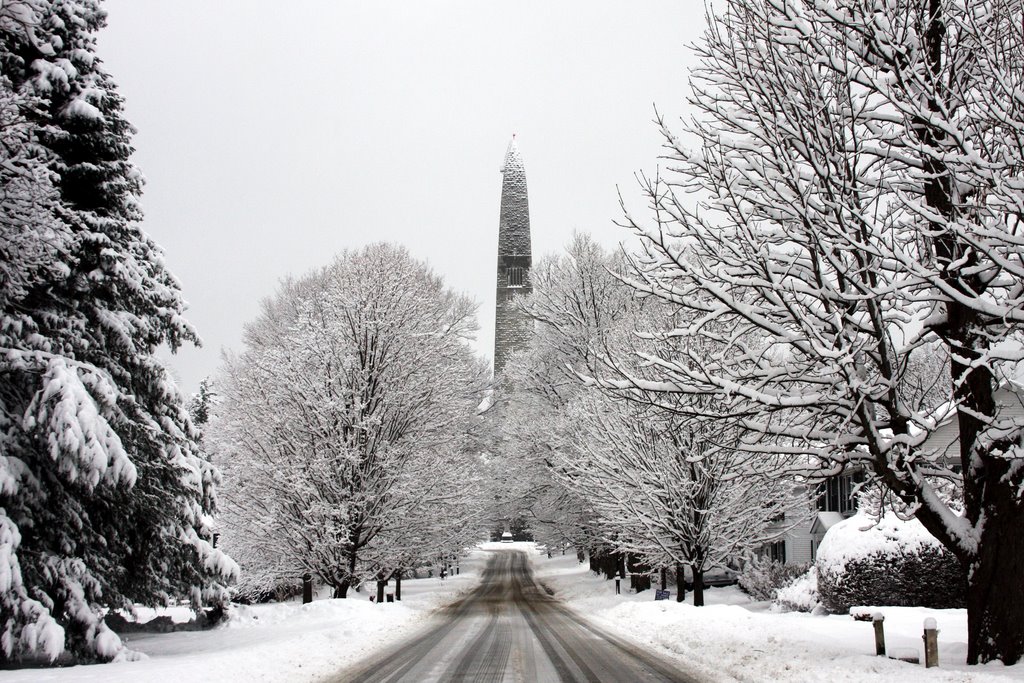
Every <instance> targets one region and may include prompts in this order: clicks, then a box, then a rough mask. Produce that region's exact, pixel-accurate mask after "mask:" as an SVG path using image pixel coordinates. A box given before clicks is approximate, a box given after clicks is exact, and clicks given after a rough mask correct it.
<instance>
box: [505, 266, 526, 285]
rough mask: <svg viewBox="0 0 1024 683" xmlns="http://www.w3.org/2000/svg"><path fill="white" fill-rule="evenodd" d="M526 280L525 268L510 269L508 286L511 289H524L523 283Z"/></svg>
mask: <svg viewBox="0 0 1024 683" xmlns="http://www.w3.org/2000/svg"><path fill="white" fill-rule="evenodd" d="M525 279H526V269H525V268H509V269H508V286H509V287H522V286H523V281H524V280H525Z"/></svg>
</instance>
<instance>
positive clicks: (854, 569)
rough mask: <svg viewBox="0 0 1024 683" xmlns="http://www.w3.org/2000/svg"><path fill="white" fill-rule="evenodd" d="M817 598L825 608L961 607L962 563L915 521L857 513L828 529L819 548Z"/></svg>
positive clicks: (831, 610) (844, 609) (846, 610)
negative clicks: (873, 606)
mask: <svg viewBox="0 0 1024 683" xmlns="http://www.w3.org/2000/svg"><path fill="white" fill-rule="evenodd" d="M817 567H818V595H819V599H820V601H821V604H822V606H823V607H825V609H827V610H828V611H830V612H835V613H845V612H848V611H849V609H850V607H851V606H853V605H897V606H915V607H933V608H948V607H962V606H963V604H964V590H965V587H964V579H963V573H962V570H961V568H960V564H959V562H958V561H957V559H956V558H955V557H954V556H953V555H952V554H950V553H949V552H948V551H947V550H946V549H945V548H943V547H942V545H941V544H940V543H939V541H937V540H936V539H935V537H934V536H932V535H931V534H929V533H928V531H926V530H925V528H924V527H923V526H922V525H921V523H920V522H918V521H917V520H916V519H913V520H909V521H904V520H901V519H899V518H898V517H896V516H895V515H894V514H891V513H890V514H887V515H885V516H883V517H882V519H881V520H879V521H878V522H877V523H876V522H875V521H874V520H872V519H871V518H870V517H867V516H865V515H856V516H854V517H851V518H850V519H848V520H845V521H843V522H840V523H839V524H836V525H835V526H834V527H832V528H831V529H830V530H829V532H828V533H827V534H825V538H824V540H823V541H822V542H821V546H820V547H819V548H818V560H817Z"/></svg>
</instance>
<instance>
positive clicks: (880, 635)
mask: <svg viewBox="0 0 1024 683" xmlns="http://www.w3.org/2000/svg"><path fill="white" fill-rule="evenodd" d="M871 622H872V623H873V625H874V627H875V654H876V655H878V656H879V657H884V656H885V627H884V626H883V623H884V622H885V617H884V616H883V615H882V613H881V612H875V614H874V616H873V617H872V618H871Z"/></svg>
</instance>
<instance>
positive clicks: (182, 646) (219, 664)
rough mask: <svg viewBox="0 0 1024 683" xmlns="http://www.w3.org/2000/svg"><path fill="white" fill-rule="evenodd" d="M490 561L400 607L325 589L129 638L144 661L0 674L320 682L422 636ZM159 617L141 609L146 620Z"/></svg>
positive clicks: (34, 681) (30, 682) (423, 582)
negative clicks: (207, 625)
mask: <svg viewBox="0 0 1024 683" xmlns="http://www.w3.org/2000/svg"><path fill="white" fill-rule="evenodd" d="M506 547H507V546H506ZM486 559H487V553H486V552H484V551H482V550H475V551H472V552H471V553H470V554H469V556H468V557H464V558H462V560H461V562H460V573H459V575H458V576H452V577H449V578H447V579H445V580H444V581H442V580H441V579H439V578H436V576H435V578H432V579H427V578H424V579H406V580H404V581H403V582H402V602H400V603H385V604H383V605H377V604H374V603H372V602H370V600H369V595H368V593H367V592H366V591H364V592H362V593H350V594H349V595H350V596H351V597H350V598H349V599H347V600H331V599H328V598H327V596H328V595H329V592H327V591H325V592H323V593H322V594H321V595H319V596H318V599H316V600H314V601H313V602H312V603H310V604H309V605H302V604H301V603H300V602H299V601H292V602H285V603H278V604H271V605H254V606H251V607H247V606H236V607H235V608H234V611H233V613H232V616H231V619H230V620H229V621H228V622H227V623H226V624H224V625H223V626H219V627H217V628H214V629H211V630H208V631H179V632H174V633H135V634H128V635H127V636H125V637H124V638H125V640H126V641H127V643H128V647H130V648H132V649H133V650H136V651H138V652H142V653H144V654H145V655H146V656H147V659H143V660H142V661H137V662H121V663H116V664H98V665H91V666H74V667H68V668H63V669H21V670H17V671H0V681H2V682H3V683H8V682H10V683H44V682H47V681H54V682H59V683H80V682H83V681H97V682H100V681H102V682H103V683H108V682H109V683H117V682H124V683H141V682H148V681H154V682H156V681H161V682H163V681H181V682H182V683H184V682H186V681H187V682H188V683H192V682H194V681H218V682H234V681H239V682H241V681H246V682H248V681H275V682H277V681H295V682H299V681H317V680H320V679H321V678H324V677H325V676H329V675H331V674H333V673H335V672H337V671H338V670H340V669H341V668H343V667H345V666H348V665H349V664H352V663H354V662H356V661H358V660H359V659H362V658H363V657H365V656H367V655H369V654H371V653H372V652H374V651H375V650H378V649H382V648H386V647H387V646H389V645H391V644H392V643H395V642H397V641H399V640H401V639H402V638H404V637H406V636H408V635H410V634H411V633H413V632H415V631H416V629H418V628H419V627H420V626H422V625H423V624H424V623H425V621H426V620H427V619H428V617H429V615H430V613H431V612H433V611H434V610H435V609H436V608H438V607H440V606H442V605H445V604H447V603H449V602H451V601H453V600H455V599H456V597H457V596H459V595H461V594H463V593H466V592H468V591H469V590H471V589H472V588H473V587H474V586H475V585H476V583H477V581H478V580H479V577H480V574H479V572H480V569H481V568H482V567H483V565H484V564H485V563H486ZM393 590H394V584H393V583H391V584H389V585H388V592H392V591H393ZM159 614H168V615H170V616H171V617H172V618H174V619H175V620H176V621H187V620H188V619H190V618H191V616H192V613H191V612H190V611H189V610H188V609H187V608H172V609H170V610H160V611H159ZM152 616H155V614H154V613H153V611H152V610H148V611H142V610H140V621H146V620H147V619H148V618H149V617H152Z"/></svg>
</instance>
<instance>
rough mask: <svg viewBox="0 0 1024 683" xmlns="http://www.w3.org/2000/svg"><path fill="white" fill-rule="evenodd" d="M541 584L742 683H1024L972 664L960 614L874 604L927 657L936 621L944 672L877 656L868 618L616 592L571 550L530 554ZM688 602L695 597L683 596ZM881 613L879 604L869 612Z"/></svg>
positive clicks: (623, 630) (662, 649)
mask: <svg viewBox="0 0 1024 683" xmlns="http://www.w3.org/2000/svg"><path fill="white" fill-rule="evenodd" d="M534 558H535V559H534V565H535V567H536V570H537V574H538V577H539V578H540V580H541V581H542V582H543V583H544V584H545V585H546V586H548V587H549V588H552V589H553V590H554V591H555V595H556V596H558V597H561V598H562V599H564V600H566V601H567V602H568V604H569V605H570V606H571V607H572V608H573V609H575V610H576V611H577V612H579V613H581V614H585V615H587V616H588V617H590V618H591V619H592V620H593V621H594V622H595V623H596V624H597V625H599V626H601V627H603V628H605V629H607V630H609V631H612V632H614V633H619V634H624V635H626V636H628V637H630V638H631V639H632V640H634V641H636V642H637V643H639V644H641V645H644V646H647V647H649V648H650V649H651V650H653V651H655V652H659V653H661V654H663V655H666V656H668V657H670V658H678V659H679V661H680V663H681V664H684V665H685V666H686V668H687V670H690V671H695V672H703V673H704V674H706V675H707V676H708V679H709V680H714V681H717V680H726V681H728V680H740V681H779V682H782V681H806V682H807V683H812V682H813V683H818V682H820V681H872V682H876V681H877V682H881V681H891V682H892V683H897V682H899V683H904V682H905V681H917V680H923V681H958V682H963V681H977V682H978V683H996V682H997V681H1002V682H1005V681H1024V664H1022V665H1017V666H1014V667H1003V666H1001V665H999V664H995V665H989V666H985V667H968V666H967V665H966V664H964V660H965V659H966V653H967V645H966V642H967V615H966V612H965V611H964V610H932V609H923V608H911V607H883V608H878V610H877V611H881V612H882V613H883V614H884V615H885V636H886V645H887V649H888V650H889V652H890V653H893V652H894V651H895V650H897V649H900V650H908V649H910V650H913V651H914V652H917V653H918V656H919V657H920V659H921V661H922V662H923V661H924V651H923V647H922V641H921V636H922V627H923V624H924V620H925V618H926V617H934V618H935V620H936V621H937V622H938V627H939V668H938V669H925V668H924V665H923V664H920V665H914V664H906V663H903V662H898V661H894V660H890V659H886V658H882V657H875V656H874V652H875V644H874V630H873V628H872V625H871V623H870V622H860V621H854V620H853V618H852V617H849V616H844V615H832V616H812V615H810V614H806V613H796V612H790V613H777V612H772V611H771V610H770V606H769V605H768V604H767V603H752V602H750V599H749V598H748V597H747V596H746V595H744V594H743V593H742V592H741V591H740V590H739V589H738V588H736V587H729V588H712V589H709V590H708V591H707V592H706V594H705V602H707V603H708V604H707V605H705V606H704V607H694V606H693V605H692V604H687V603H683V604H679V603H676V602H675V592H674V587H672V588H673V593H672V600H671V601H659V602H655V601H654V591H653V590H651V591H644V592H642V593H639V594H629V593H628V592H627V591H626V589H627V588H628V585H629V582H628V581H623V591H624V593H623V595H618V596H617V595H615V584H614V582H612V581H605V580H604V579H602V578H600V577H596V576H594V574H593V573H592V572H590V571H589V568H588V566H587V565H586V564H579V563H577V561H576V558H575V556H573V555H571V554H568V555H565V556H561V555H556V556H555V557H552V558H551V559H547V558H546V557H545V556H543V555H540V554H536V553H535V554H534ZM687 597H688V599H690V600H691V601H692V594H688V595H687ZM872 611H876V610H872Z"/></svg>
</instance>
